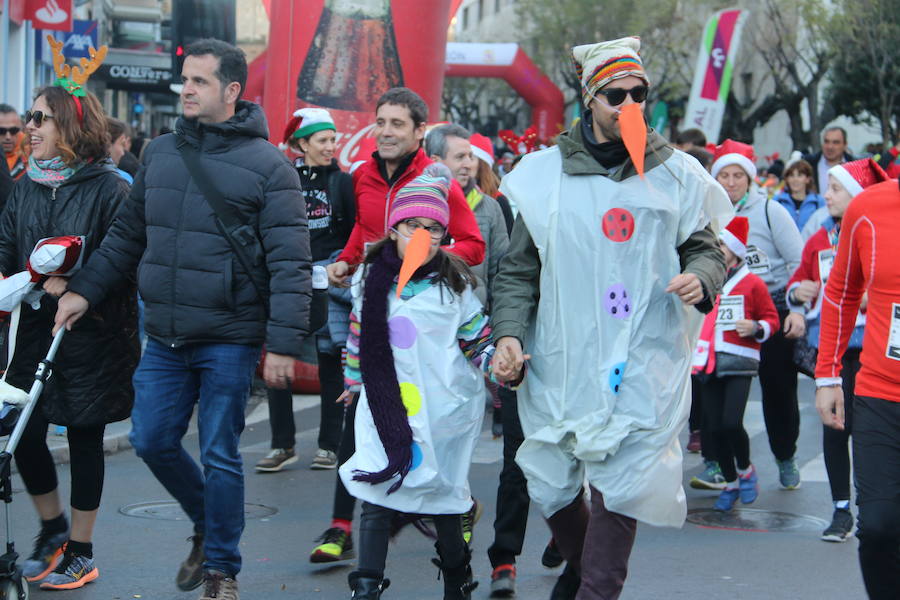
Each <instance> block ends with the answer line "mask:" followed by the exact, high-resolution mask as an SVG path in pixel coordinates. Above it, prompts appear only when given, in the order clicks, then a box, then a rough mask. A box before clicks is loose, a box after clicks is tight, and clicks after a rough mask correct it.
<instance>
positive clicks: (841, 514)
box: [822, 508, 855, 543]
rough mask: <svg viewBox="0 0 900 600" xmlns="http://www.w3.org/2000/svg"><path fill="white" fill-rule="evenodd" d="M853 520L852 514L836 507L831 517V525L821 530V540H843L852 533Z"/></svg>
mask: <svg viewBox="0 0 900 600" xmlns="http://www.w3.org/2000/svg"><path fill="white" fill-rule="evenodd" d="M854 524H855V521H854V519H853V514H852V513H851V512H850V511H849V510H846V509H844V508H836V509H835V510H834V515H833V516H832V517H831V525H829V526H828V529H826V530H825V531H823V532H822V540H823V541H825V542H838V543H839V542H845V541H847V538H849V537H850V536H851V535H853V525H854Z"/></svg>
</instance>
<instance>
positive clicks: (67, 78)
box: [47, 35, 109, 122]
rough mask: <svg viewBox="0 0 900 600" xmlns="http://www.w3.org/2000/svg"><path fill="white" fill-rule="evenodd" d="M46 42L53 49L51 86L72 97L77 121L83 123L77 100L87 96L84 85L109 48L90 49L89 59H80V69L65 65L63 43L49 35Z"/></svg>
mask: <svg viewBox="0 0 900 600" xmlns="http://www.w3.org/2000/svg"><path fill="white" fill-rule="evenodd" d="M47 42H49V44H50V47H51V48H52V49H53V70H54V71H56V81H54V82H53V85H58V86H59V87H61V88H63V89H64V90H66V91H67V92H69V93H70V94H71V95H72V100H74V101H75V111H76V112H77V113H78V121H79V122H81V121H84V109H83V108H82V107H81V100H79V98H84V97H85V96H87V92H86V91H85V90H84V84H86V83H87V81H88V79H90V77H91V75H93V74H94V72H95V71H96V70H97V69H99V68H100V65H102V64H103V59H105V58H106V52H107V50H109V48H108V47H107V46H100V49H99V50H97V49H95V48H94V47H90V48H89V49H88V54H90V55H91V59H90V60H88V59H86V58H82V59H81V66H80V67H72V66H69V65H67V64H66V58H65V57H64V56H63V54H62V48H63V43H62V42H60V41H57V40H56V39H54V38H53V36H51V35H48V36H47Z"/></svg>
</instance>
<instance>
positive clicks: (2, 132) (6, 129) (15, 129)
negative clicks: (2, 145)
mask: <svg viewBox="0 0 900 600" xmlns="http://www.w3.org/2000/svg"><path fill="white" fill-rule="evenodd" d="M20 131H22V129H21V128H20V127H0V135H6V134H7V133H8V134H9V135H18V134H19V132H20Z"/></svg>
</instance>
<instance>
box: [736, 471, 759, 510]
mask: <svg viewBox="0 0 900 600" xmlns="http://www.w3.org/2000/svg"><path fill="white" fill-rule="evenodd" d="M738 482H739V485H740V491H741V504H752V503H753V502H755V501H756V499H757V498H758V497H759V478H758V477H757V476H756V467H754V466H753V465H750V472H749V473H747V475H741V476H740V477H738Z"/></svg>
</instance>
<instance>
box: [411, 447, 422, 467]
mask: <svg viewBox="0 0 900 600" xmlns="http://www.w3.org/2000/svg"><path fill="white" fill-rule="evenodd" d="M421 464H422V448H421V447H420V446H419V444H417V443H416V442H413V443H412V467H410V471H415V470H416V469H418V468H419V465H421Z"/></svg>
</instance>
